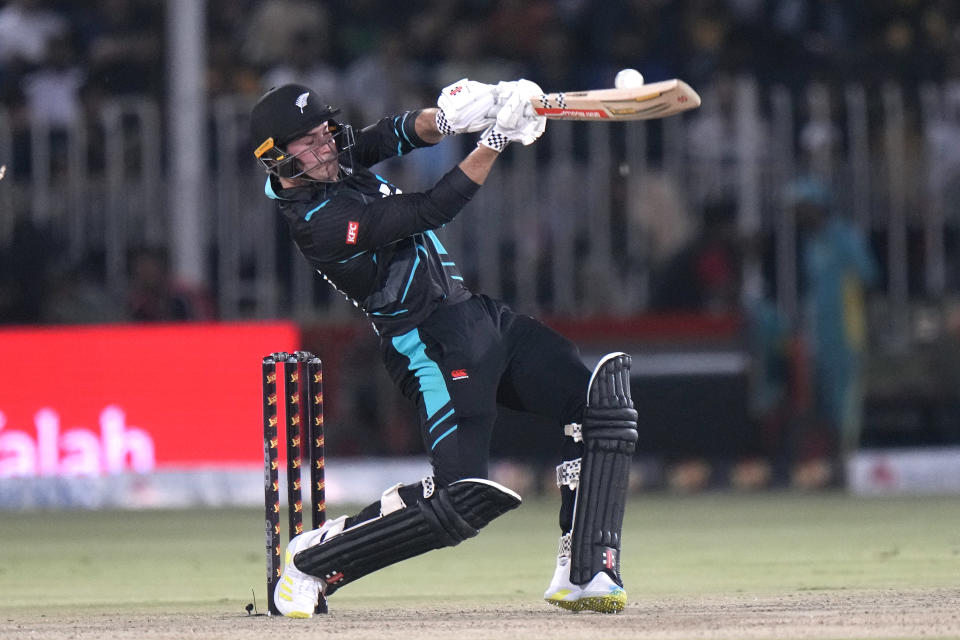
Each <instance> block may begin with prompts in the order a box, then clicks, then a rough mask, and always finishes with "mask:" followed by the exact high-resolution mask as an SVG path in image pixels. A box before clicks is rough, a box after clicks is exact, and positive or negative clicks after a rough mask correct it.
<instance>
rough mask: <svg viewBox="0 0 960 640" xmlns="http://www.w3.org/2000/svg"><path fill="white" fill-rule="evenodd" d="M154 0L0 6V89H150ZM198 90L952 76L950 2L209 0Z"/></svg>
mask: <svg viewBox="0 0 960 640" xmlns="http://www.w3.org/2000/svg"><path fill="white" fill-rule="evenodd" d="M169 4H170V3H166V2H163V1H162V0H90V1H88V2H73V1H72V0H6V1H5V2H0V103H2V105H3V106H4V107H6V108H8V109H10V110H12V112H13V114H14V116H15V117H16V116H17V115H21V116H22V115H23V114H24V113H25V112H26V111H29V112H30V114H31V116H32V117H35V118H36V117H44V118H47V119H49V121H51V122H53V123H58V124H66V123H69V121H70V120H71V118H72V117H74V116H75V114H76V113H77V112H78V111H79V110H82V109H84V108H88V107H90V106H91V105H92V104H95V103H96V102H97V101H98V100H100V99H103V98H104V97H109V96H118V95H131V94H138V95H140V94H148V95H151V96H153V97H156V98H157V99H161V100H162V99H163V97H164V89H165V78H164V72H163V69H164V60H165V56H166V52H165V50H164V49H165V40H166V38H165V29H166V21H165V17H166V16H165V11H166V7H167V6H168V5H169ZM206 6H207V23H208V24H207V86H208V89H209V92H210V94H211V95H212V96H215V95H220V94H249V95H251V96H255V95H259V94H260V93H262V92H263V91H264V90H265V89H268V88H269V87H270V86H273V85H276V84H278V83H282V82H286V81H291V80H299V81H302V82H305V83H307V84H310V85H312V86H314V88H316V89H317V90H318V91H320V92H322V93H327V94H329V95H331V96H335V98H331V101H335V102H337V103H338V104H340V105H342V106H344V107H347V108H348V112H349V113H351V114H352V116H353V118H354V119H355V121H357V122H359V123H366V121H369V120H372V119H374V118H376V117H379V116H380V115H382V113H383V112H384V111H387V110H391V109H394V108H397V107H412V106H419V105H421V104H424V103H425V101H426V102H432V100H433V98H434V97H435V96H436V94H437V92H438V89H439V88H440V87H443V86H444V85H446V84H448V83H450V82H453V81H455V80H457V79H459V78H460V77H463V76H468V77H471V78H474V79H478V80H482V81H497V80H499V79H503V78H512V77H516V76H518V75H522V76H525V77H529V78H535V79H536V80H537V81H538V82H539V83H540V84H541V86H543V87H544V88H545V89H546V90H548V91H549V90H560V89H574V88H595V87H603V86H609V85H610V83H611V80H612V78H613V76H614V74H615V73H616V71H617V70H618V69H620V68H623V67H636V68H639V69H641V70H642V72H643V73H644V75H645V76H646V78H647V80H648V81H649V80H659V79H665V78H670V77H682V78H685V79H687V80H688V81H689V82H691V83H692V84H693V85H694V86H698V85H704V84H706V83H708V82H709V81H710V79H711V78H712V77H713V76H714V75H715V74H717V73H718V72H724V71H725V72H732V73H736V72H749V73H750V74H752V75H755V76H756V77H757V78H758V79H759V80H760V81H761V82H763V83H782V84H786V85H798V84H801V83H804V82H806V81H809V80H811V79H818V80H824V81H844V80H850V79H857V80H860V81H866V82H878V81H882V80H884V79H888V78H896V79H898V80H899V81H904V82H908V83H910V82H919V81H923V80H942V79H944V78H947V77H955V76H960V33H958V27H957V24H958V18H960V15H958V14H960V6H958V3H956V2H954V1H953V0H872V1H871V2H866V3H864V2H842V1H840V0H669V1H668V0H623V1H621V2H606V3H599V2H593V1H591V0H411V1H409V2H405V3H403V4H402V5H396V4H394V3H388V2H384V1H382V0H329V1H325V2H321V1H318V0H207V2H206Z"/></svg>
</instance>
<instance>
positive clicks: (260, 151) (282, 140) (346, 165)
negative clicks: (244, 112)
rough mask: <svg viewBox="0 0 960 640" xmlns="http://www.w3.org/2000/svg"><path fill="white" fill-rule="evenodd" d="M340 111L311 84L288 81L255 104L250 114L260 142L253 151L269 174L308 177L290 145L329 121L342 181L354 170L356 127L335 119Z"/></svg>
mask: <svg viewBox="0 0 960 640" xmlns="http://www.w3.org/2000/svg"><path fill="white" fill-rule="evenodd" d="M339 113H340V109H338V108H335V107H332V106H330V105H329V104H327V102H326V101H325V100H323V99H322V98H321V97H320V96H319V95H317V93H316V92H315V91H313V90H312V89H310V88H309V87H307V86H304V85H302V84H285V85H283V86H280V87H274V88H272V89H270V90H269V91H267V92H266V93H265V94H263V96H262V97H261V98H260V99H259V100H258V101H257V103H256V104H255V105H253V111H252V112H251V114H250V133H251V136H252V138H253V142H254V144H256V145H257V147H256V149H255V150H254V152H253V154H254V155H255V156H256V157H257V159H258V160H259V161H260V164H262V165H263V166H264V168H265V169H266V170H267V173H272V174H274V175H276V176H280V177H283V178H298V177H305V176H304V175H303V174H304V171H303V170H302V168H301V167H300V165H299V164H298V163H297V162H296V160H297V157H296V156H291V155H289V154H288V153H287V152H286V146H287V145H288V144H289V143H290V142H292V141H293V140H296V139H297V138H299V137H301V136H303V135H306V134H307V133H309V132H310V131H312V130H313V129H314V128H316V127H318V126H319V125H321V124H323V123H324V122H326V123H327V131H328V132H329V133H330V134H331V135H332V136H333V139H334V141H335V142H336V145H337V151H338V160H339V164H340V170H339V172H338V174H337V178H336V179H335V180H334V181H336V180H341V179H342V178H343V177H344V175H345V174H349V173H351V172H352V161H351V160H352V157H351V153H350V149H351V147H352V146H353V129H352V128H351V127H350V126H349V125H345V124H341V123H340V122H339V121H337V120H336V119H335V116H336V115H337V114H339ZM311 150H312V149H308V150H306V151H304V152H302V153H301V154H300V155H303V153H309V152H310V151H311ZM306 179H308V180H309V179H312V178H309V177H306Z"/></svg>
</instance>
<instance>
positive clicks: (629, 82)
mask: <svg viewBox="0 0 960 640" xmlns="http://www.w3.org/2000/svg"><path fill="white" fill-rule="evenodd" d="M613 86H615V87H616V88H617V89H630V88H633V87H640V86H643V76H642V75H640V72H639V71H637V70H636V69H621V70H620V71H619V72H617V77H616V79H614V81H613Z"/></svg>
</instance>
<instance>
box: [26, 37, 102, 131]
mask: <svg viewBox="0 0 960 640" xmlns="http://www.w3.org/2000/svg"><path fill="white" fill-rule="evenodd" d="M77 59H78V56H77V51H76V49H75V47H74V46H73V41H72V38H70V37H69V36H66V35H64V36H57V37H55V38H53V39H51V40H50V43H49V46H48V49H47V55H46V58H45V59H44V64H43V66H41V67H39V68H38V69H37V70H36V71H31V72H30V73H27V74H26V75H24V77H23V81H22V82H21V89H22V91H23V95H24V98H25V102H26V108H27V111H28V113H29V114H30V119H31V120H32V121H33V122H41V123H44V124H46V125H48V126H49V127H50V128H51V129H53V130H55V131H57V130H59V131H62V130H66V129H70V128H71V127H72V126H73V125H74V124H76V123H77V121H78V119H79V117H80V115H81V113H82V111H83V104H82V99H81V91H82V89H83V87H84V85H85V84H86V73H85V71H84V69H83V67H82V66H80V65H79V64H77Z"/></svg>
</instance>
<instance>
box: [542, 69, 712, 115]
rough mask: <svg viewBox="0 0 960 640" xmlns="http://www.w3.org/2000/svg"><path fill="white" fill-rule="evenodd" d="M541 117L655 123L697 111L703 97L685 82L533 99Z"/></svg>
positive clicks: (550, 94)
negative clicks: (693, 110) (655, 120)
mask: <svg viewBox="0 0 960 640" xmlns="http://www.w3.org/2000/svg"><path fill="white" fill-rule="evenodd" d="M530 103H531V104H532V105H533V110H534V111H535V112H536V113H537V115H541V116H546V117H547V118H550V119H551V120H591V121H600V122H609V121H617V120H652V119H655V118H666V117H667V116H672V115H675V114H677V113H682V112H684V111H689V110H690V109H696V108H697V107H699V106H700V96H699V95H697V92H696V91H694V90H693V89H692V88H691V87H690V85H688V84H687V83H686V82H684V81H683V80H677V79H673V80H664V81H663V82H652V83H650V84H644V85H640V86H638V87H630V88H624V89H594V90H591V91H565V92H561V93H545V94H542V95H538V96H531V97H530Z"/></svg>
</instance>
